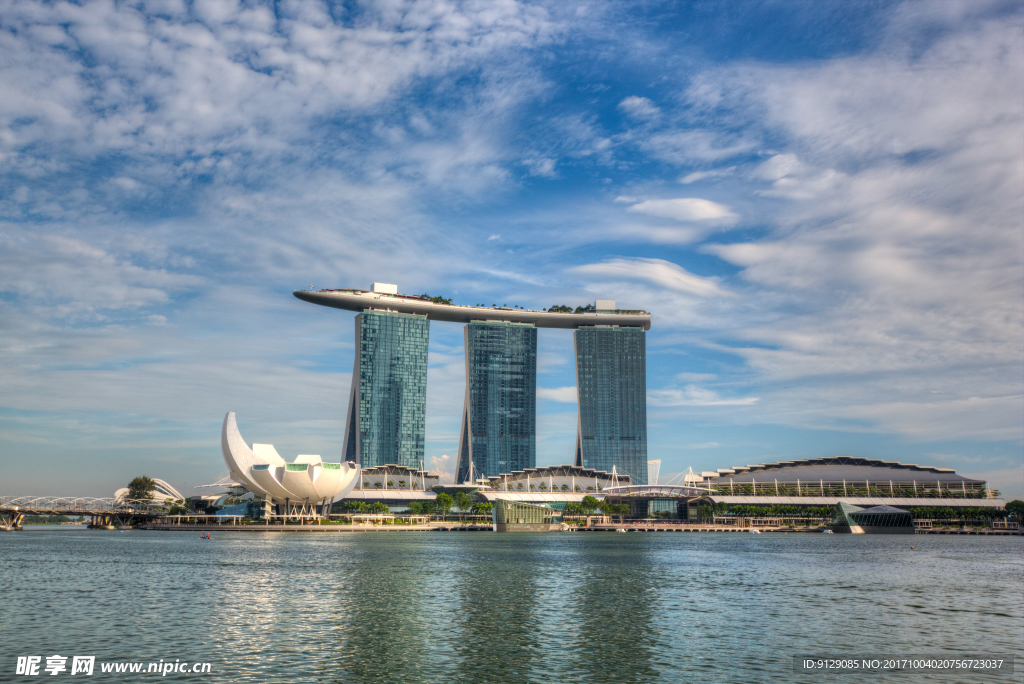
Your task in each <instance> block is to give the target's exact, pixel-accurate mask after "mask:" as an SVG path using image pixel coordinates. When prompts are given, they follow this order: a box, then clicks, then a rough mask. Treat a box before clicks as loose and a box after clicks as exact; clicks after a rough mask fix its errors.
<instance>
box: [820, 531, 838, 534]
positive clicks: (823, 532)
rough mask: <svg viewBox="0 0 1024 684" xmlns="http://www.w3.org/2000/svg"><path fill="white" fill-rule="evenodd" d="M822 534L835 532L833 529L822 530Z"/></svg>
mask: <svg viewBox="0 0 1024 684" xmlns="http://www.w3.org/2000/svg"><path fill="white" fill-rule="evenodd" d="M821 532H822V534H835V532H833V531H832V530H822V531H821Z"/></svg>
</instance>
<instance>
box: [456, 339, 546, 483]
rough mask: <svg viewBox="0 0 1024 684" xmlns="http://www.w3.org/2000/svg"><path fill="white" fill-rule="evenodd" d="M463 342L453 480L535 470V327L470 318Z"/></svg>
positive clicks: (468, 479)
mask: <svg viewBox="0 0 1024 684" xmlns="http://www.w3.org/2000/svg"><path fill="white" fill-rule="evenodd" d="M465 344H466V346H465V348H466V399H465V404H464V406H463V410H462V429H461V431H460V435H459V451H458V453H459V460H458V466H457V469H456V474H455V481H456V482H467V481H473V480H475V479H477V478H479V477H489V476H494V475H499V474H501V473H510V472H512V471H514V470H524V469H526V468H535V467H536V466H537V328H536V327H535V326H534V325H532V324H530V323H508V322H501V321H474V322H473V323H470V324H469V325H467V326H466V328H465ZM471 466H472V467H471Z"/></svg>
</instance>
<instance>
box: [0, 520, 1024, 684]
mask: <svg viewBox="0 0 1024 684" xmlns="http://www.w3.org/2000/svg"><path fill="white" fill-rule="evenodd" d="M912 545H913V546H914V547H915V549H914V550H911V549H910V547H911V546H912ZM1022 552H1024V540H1022V539H1021V538H1020V537H1015V538H991V537H990V538H984V537H982V538H978V537H956V536H950V537H944V536H916V537H906V536H849V535H823V534H789V535H776V534H762V535H747V534H742V535H741V534H731V535H727V534H701V535H697V534H627V535H615V534H591V533H577V534H569V533H551V534H544V535H541V534H525V533H519V534H515V533H511V534H496V533H483V532H481V533H441V532H434V533H405V532H401V533H348V534H346V533H341V534H301V533H295V534H280V533H277V534H275V533H265V534H260V533H243V532H235V533H231V532H223V533H216V532H215V533H214V534H213V539H211V540H209V541H207V540H201V539H199V537H198V534H191V533H168V532H141V531H132V532H106V531H96V530H82V529H74V528H71V529H69V528H56V529H41V528H34V529H33V528H29V529H26V530H25V531H22V532H15V533H3V534H0V587H2V598H0V624H2V626H3V638H2V639H0V681H9V680H15V681H17V680H19V679H20V680H21V681H29V679H28V678H17V677H15V676H14V674H13V673H14V668H15V660H16V657H17V656H19V655H44V656H45V655H52V654H61V655H73V654H81V655H95V656H96V658H97V662H101V661H115V660H116V661H126V660H132V661H147V662H155V661H158V660H160V659H163V660H165V661H174V660H175V659H180V660H183V661H189V662H194V661H200V662H202V661H208V662H210V663H212V673H211V674H209V675H206V676H205V677H200V676H198V675H191V674H190V675H175V674H169V675H167V676H166V677H164V678H163V679H168V680H176V679H177V680H199V679H205V680H206V681H217V682H298V681H316V682H319V681H325V682H335V681H337V682H438V683H450V682H559V683H562V682H566V683H568V682H583V681H586V682H682V681H695V680H700V681H707V682H719V681H721V682H786V681H797V682H799V681H808V682H809V681H829V680H831V681H842V682H853V681H871V682H883V681H899V682H916V681H948V682H952V681H1022V679H1024V674H1021V673H1024V660H1022V656H1024V651H1022V643H1024V553H1022ZM979 653H995V654H1009V655H1014V656H1016V658H1017V674H1014V675H1012V676H993V675H978V676H972V677H963V676H956V675H931V676H929V675H924V674H919V673H890V674H884V675H883V674H874V675H862V674H855V675H836V674H833V675H832V676H831V677H824V676H821V675H816V676H814V677H811V676H809V675H805V674H803V673H794V672H793V671H792V669H791V662H792V657H793V656H794V655H805V654H821V655H827V654H857V655H871V654H874V655H946V656H952V655H957V654H979ZM44 663H45V660H44ZM69 663H70V661H69ZM64 676H65V677H67V676H69V675H68V674H67V673H64ZM157 676H158V675H154V674H148V675H140V676H138V677H137V678H135V679H134V680H133V681H146V680H151V679H153V678H154V677H157ZM122 677H124V675H122ZM96 678H97V679H99V678H102V675H99V673H98V672H97V675H96ZM46 679H47V680H52V681H57V679H58V678H57V677H53V678H51V677H49V676H47V677H46ZM72 679H75V678H72ZM111 679H115V677H114V676H112V675H108V676H107V680H108V681H109V680H111ZM86 681H88V680H86ZM126 681H127V679H126Z"/></svg>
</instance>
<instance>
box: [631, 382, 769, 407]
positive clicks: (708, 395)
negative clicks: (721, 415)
mask: <svg viewBox="0 0 1024 684" xmlns="http://www.w3.org/2000/svg"><path fill="white" fill-rule="evenodd" d="M758 399H759V397H738V398H733V399H723V398H722V397H720V396H719V395H718V394H717V393H716V392H714V391H712V390H709V389H703V388H701V387H698V386H697V385H687V386H686V387H684V388H683V389H665V390H648V392H647V402H648V403H649V404H650V405H651V406H750V405H752V404H756V403H757V401H758Z"/></svg>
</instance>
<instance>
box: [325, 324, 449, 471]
mask: <svg viewBox="0 0 1024 684" xmlns="http://www.w3.org/2000/svg"><path fill="white" fill-rule="evenodd" d="M355 338H356V353H355V363H354V367H353V369H352V388H351V390H350V392H349V406H348V420H347V421H346V425H345V437H344V442H343V443H344V451H343V453H342V460H344V461H353V462H355V463H357V464H359V465H360V466H365V467H376V466H383V465H387V464H392V465H402V466H407V467H409V468H419V467H420V464H421V463H422V462H423V450H424V446H425V443H426V407H427V345H428V343H429V341H430V325H429V323H428V322H427V319H426V317H425V316H422V315H417V314H406V313H397V312H393V311H363V312H362V313H360V314H359V315H358V316H356V325H355Z"/></svg>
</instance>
